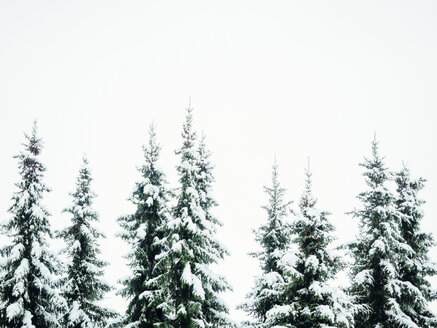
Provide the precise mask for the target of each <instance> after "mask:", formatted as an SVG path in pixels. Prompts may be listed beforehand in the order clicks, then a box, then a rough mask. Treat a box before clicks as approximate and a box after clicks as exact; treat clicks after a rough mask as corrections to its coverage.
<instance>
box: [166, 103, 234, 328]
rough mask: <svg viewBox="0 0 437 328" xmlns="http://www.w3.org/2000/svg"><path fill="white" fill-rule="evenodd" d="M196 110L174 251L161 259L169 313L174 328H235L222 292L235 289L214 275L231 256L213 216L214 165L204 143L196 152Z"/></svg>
mask: <svg viewBox="0 0 437 328" xmlns="http://www.w3.org/2000/svg"><path fill="white" fill-rule="evenodd" d="M191 112H192V109H191V108H188V109H187V115H186V121H185V123H184V125H183V131H182V139H183V140H182V147H181V149H180V150H178V151H177V154H179V155H180V156H181V163H180V165H178V166H177V171H178V174H179V183H180V188H179V190H178V194H177V203H176V205H175V207H174V208H173V211H172V219H171V220H170V221H169V222H168V224H167V230H168V233H167V241H168V243H169V249H168V250H167V251H166V252H163V253H162V254H161V255H160V256H159V258H160V260H161V264H165V267H167V268H168V272H167V275H166V288H167V291H168V293H169V296H170V299H169V302H168V305H169V306H171V308H172V310H171V311H170V312H169V313H167V314H168V317H169V319H170V320H169V324H171V326H172V327H178V328H182V327H183V328H185V327H187V328H188V327H227V326H233V322H232V321H231V320H230V318H229V317H228V309H227V306H226V305H225V304H224V303H223V301H222V300H221V299H220V297H219V295H218V294H219V293H220V292H223V291H226V290H228V289H230V286H229V284H228V283H227V281H226V279H225V278H224V277H223V276H221V275H218V274H216V273H214V272H213V269H212V268H211V265H213V264H217V263H218V261H219V260H221V259H223V257H224V256H225V255H226V251H225V249H224V248H223V247H222V246H221V245H220V243H219V242H218V241H217V240H216V239H215V232H216V228H217V226H218V224H219V221H218V220H217V219H216V218H215V217H214V216H213V215H212V214H211V212H210V209H211V208H212V207H213V206H214V205H215V201H214V200H213V198H212V196H211V190H210V189H211V183H212V182H213V177H212V174H211V168H212V166H211V164H210V163H209V160H208V152H207V151H206V148H205V147H204V145H202V144H201V147H200V148H199V149H196V145H195V143H196V133H195V132H193V130H192V114H191Z"/></svg>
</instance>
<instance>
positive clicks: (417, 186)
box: [394, 167, 437, 327]
mask: <svg viewBox="0 0 437 328" xmlns="http://www.w3.org/2000/svg"><path fill="white" fill-rule="evenodd" d="M394 178H395V182H396V184H397V199H396V206H397V209H398V211H399V215H400V227H401V235H402V237H403V239H404V240H405V242H406V243H407V245H408V246H410V247H411V248H412V250H413V252H411V253H407V254H405V256H403V257H402V258H401V260H400V262H399V264H400V270H399V272H400V274H401V276H400V279H401V280H402V285H403V288H404V289H403V293H402V296H401V298H400V300H399V305H400V307H401V309H402V311H403V312H404V313H405V314H406V315H407V316H408V317H409V319H410V320H411V323H408V325H405V326H406V327H437V317H436V316H435V314H433V313H432V311H431V309H430V307H429V304H428V302H430V301H433V300H435V299H436V298H437V292H436V291H435V290H434V289H432V288H431V285H430V283H429V281H428V279H427V278H428V277H430V276H435V275H436V274H437V266H436V263H433V262H431V261H430V259H429V256H428V252H429V250H430V248H431V246H433V245H434V241H433V237H432V235H431V234H430V233H426V232H423V231H421V229H420V223H421V220H422V218H423V211H422V209H421V205H422V204H423V203H424V201H423V200H421V199H420V198H418V195H417V194H418V192H419V191H420V190H422V189H423V187H424V183H425V180H424V179H422V178H419V179H416V180H414V179H411V177H410V170H409V169H408V168H406V167H404V168H403V169H402V170H401V171H400V172H398V173H396V174H395V176H394ZM413 323H414V324H413Z"/></svg>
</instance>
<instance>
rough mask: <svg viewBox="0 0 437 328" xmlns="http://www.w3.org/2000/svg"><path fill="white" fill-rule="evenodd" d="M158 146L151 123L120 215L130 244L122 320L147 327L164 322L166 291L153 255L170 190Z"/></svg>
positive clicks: (160, 242) (159, 246)
mask: <svg viewBox="0 0 437 328" xmlns="http://www.w3.org/2000/svg"><path fill="white" fill-rule="evenodd" d="M159 153H160V146H159V145H158V144H157V142H156V133H155V129H154V127H153V126H151V127H150V131H149V145H148V147H147V148H144V159H145V163H144V164H143V165H142V166H141V168H139V171H140V172H141V180H140V181H139V182H137V183H136V188H135V191H134V192H133V195H132V197H131V201H132V203H133V204H134V205H135V206H136V211H135V213H134V214H131V215H128V216H125V217H122V218H120V219H119V223H120V225H121V226H122V228H123V229H124V232H123V233H122V234H121V237H122V238H123V239H124V240H126V241H127V242H128V243H129V244H130V245H131V247H132V249H131V251H130V252H129V254H128V256H127V259H128V260H129V267H130V268H131V270H132V275H131V276H130V277H128V278H127V279H125V280H124V281H122V283H123V285H124V287H123V289H122V290H121V295H123V296H124V297H126V298H128V299H129V304H128V307H127V311H126V314H125V317H124V318H123V320H122V322H123V323H124V324H125V325H126V326H125V327H132V328H133V327H138V328H140V327H141V328H151V327H160V326H166V322H167V321H168V320H167V317H166V316H165V314H166V312H167V310H166V294H165V292H164V291H163V281H162V276H163V273H164V272H166V271H167V270H168V269H169V268H166V267H165V266H163V267H161V268H160V266H159V265H158V264H159V259H158V258H157V255H159V254H160V253H162V252H164V251H166V248H165V246H166V243H165V239H164V233H165V231H164V227H165V224H166V222H167V221H168V214H169V208H168V202H169V196H170V193H169V191H168V190H167V187H166V180H165V175H164V173H163V172H162V171H161V169H159V167H158V164H157V162H158V159H159Z"/></svg>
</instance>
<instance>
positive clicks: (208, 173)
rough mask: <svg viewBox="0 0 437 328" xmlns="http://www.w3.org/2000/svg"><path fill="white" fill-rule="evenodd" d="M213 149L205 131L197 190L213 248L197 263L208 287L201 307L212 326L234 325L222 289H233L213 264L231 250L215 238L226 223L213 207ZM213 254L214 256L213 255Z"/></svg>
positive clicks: (207, 243)
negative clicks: (214, 269) (207, 143)
mask: <svg viewBox="0 0 437 328" xmlns="http://www.w3.org/2000/svg"><path fill="white" fill-rule="evenodd" d="M210 156H211V153H210V151H209V150H208V149H207V147H206V143H205V135H202V137H201V139H200V142H199V147H198V150H197V160H196V171H197V172H196V175H197V176H196V190H197V192H198V195H199V205H200V208H201V209H202V210H203V212H204V215H205V221H204V222H203V224H202V225H203V226H204V231H203V234H204V235H205V242H206V246H207V247H208V251H209V252H211V255H210V258H207V257H206V258H205V259H204V260H203V261H201V262H200V263H198V264H197V268H198V270H199V274H200V277H201V281H202V283H203V288H204V290H205V300H204V301H203V304H202V311H203V313H204V315H205V322H206V323H209V325H210V326H212V327H223V326H232V325H233V324H234V323H233V321H232V320H230V318H229V316H228V313H229V309H228V307H227V306H226V304H224V303H223V301H222V300H221V298H220V296H219V293H221V292H225V291H227V290H230V289H231V286H230V285H229V283H228V282H227V280H226V279H225V277H223V276H221V275H218V274H215V273H213V272H212V270H211V268H210V265H211V264H213V263H217V261H218V259H223V258H224V256H225V255H227V254H228V251H227V250H226V249H225V248H224V246H223V245H222V244H221V243H220V242H219V241H218V240H217V239H216V237H215V236H216V233H217V228H218V227H220V226H222V225H223V223H222V222H221V221H220V220H219V219H218V218H217V217H215V215H214V214H213V213H212V210H213V208H214V207H215V206H217V205H218V204H217V202H216V200H215V199H214V197H213V195H212V185H213V183H214V181H215V179H214V175H213V172H212V170H213V169H214V165H213V164H212V163H211V160H210ZM212 255H213V256H212Z"/></svg>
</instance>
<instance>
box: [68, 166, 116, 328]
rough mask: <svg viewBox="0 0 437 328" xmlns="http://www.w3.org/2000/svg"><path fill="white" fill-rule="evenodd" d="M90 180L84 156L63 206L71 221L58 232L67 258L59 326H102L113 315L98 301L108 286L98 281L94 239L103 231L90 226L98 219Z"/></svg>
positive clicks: (98, 262)
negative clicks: (64, 308) (64, 309)
mask: <svg viewBox="0 0 437 328" xmlns="http://www.w3.org/2000/svg"><path fill="white" fill-rule="evenodd" d="M91 181H92V178H91V172H90V170H89V167H88V161H87V160H86V158H84V159H83V165H82V167H81V168H80V170H79V175H78V177H77V181H76V190H75V192H74V193H71V194H70V195H71V196H72V197H73V204H72V206H71V207H69V208H67V209H65V210H64V211H65V212H67V213H69V214H70V215H71V225H70V226H68V227H67V228H65V229H64V230H63V231H61V232H60V233H59V236H60V237H61V238H63V239H64V240H65V242H66V243H67V248H66V249H65V250H64V253H66V254H67V256H68V259H69V263H68V265H67V275H66V277H64V278H63V279H61V282H62V292H63V295H64V297H65V299H66V301H67V305H68V308H67V312H66V314H65V315H64V317H63V320H62V322H63V327H71V328H98V327H105V326H106V324H107V321H108V319H110V318H114V317H115V316H116V314H115V312H113V311H111V310H108V309H106V308H104V307H102V306H100V305H99V304H98V302H99V301H100V300H102V299H103V297H104V295H105V293H106V292H108V291H110V290H111V289H112V288H111V287H110V286H109V285H108V284H107V283H105V282H104V281H102V276H103V274H104V271H103V270H104V267H105V266H106V265H107V263H106V262H104V261H102V260H100V259H99V258H98V257H99V254H100V249H99V244H98V239H99V238H103V237H104V235H103V234H102V233H101V232H99V231H98V230H97V229H96V228H95V227H94V226H93V224H94V223H95V222H97V221H98V214H97V212H96V211H95V210H94V209H93V208H92V203H93V199H94V198H95V197H96V195H95V194H94V192H93V191H92V190H91V189H90V184H91Z"/></svg>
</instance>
